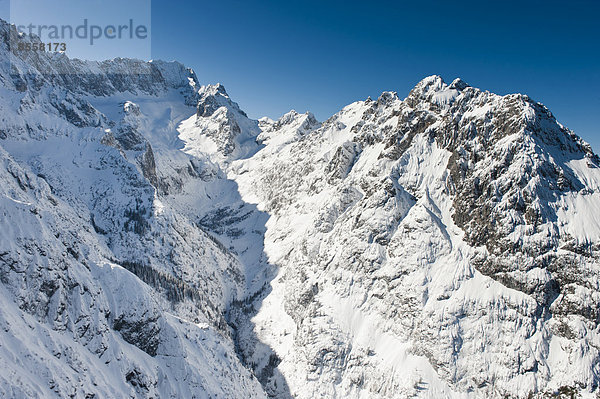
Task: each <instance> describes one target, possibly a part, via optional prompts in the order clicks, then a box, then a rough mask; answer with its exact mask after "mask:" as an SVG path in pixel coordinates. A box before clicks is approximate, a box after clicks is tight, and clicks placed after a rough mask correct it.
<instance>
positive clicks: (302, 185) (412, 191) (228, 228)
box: [0, 22, 600, 399]
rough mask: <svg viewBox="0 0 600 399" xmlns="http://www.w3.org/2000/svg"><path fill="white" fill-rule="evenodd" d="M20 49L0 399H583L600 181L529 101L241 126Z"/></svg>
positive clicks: (161, 80) (217, 88) (190, 84)
mask: <svg viewBox="0 0 600 399" xmlns="http://www.w3.org/2000/svg"><path fill="white" fill-rule="evenodd" d="M12 30H14V28H11V27H10V26H9V25H8V24H6V23H3V22H0V35H1V39H2V41H1V42H0V56H2V58H1V59H2V60H5V61H6V60H8V61H10V62H2V63H0V109H2V118H0V119H1V120H0V183H1V184H0V225H1V227H2V228H1V229H0V272H1V276H2V278H1V279H0V327H2V328H0V342H1V343H2V345H0V365H2V366H3V367H1V368H0V396H3V397H16V398H21V397H44V398H46V397H66V396H74V397H86V396H87V397H94V396H96V397H136V398H138V397H139V398H147V397H213V398H215V397H216V398H265V397H277V398H283V399H286V398H291V397H295V398H313V397H325V398H369V399H378V398H380V399H383V398H386V399H387V398H409V397H416V398H506V397H510V398H540V399H541V398H545V397H561V395H562V397H564V398H566V397H572V396H573V395H581V396H582V397H594V396H596V395H597V392H598V387H599V385H600V378H599V375H600V352H599V350H598V348H600V327H599V323H600V312H599V310H598V309H600V295H599V294H598V293H599V292H600V261H599V259H600V219H599V218H598V215H600V167H599V166H600V165H599V164H600V162H598V157H597V156H596V155H595V154H593V152H592V151H591V148H590V147H589V145H587V144H586V143H585V142H584V141H583V140H581V139H580V138H579V137H577V136H576V135H575V134H574V133H573V132H571V131H570V130H568V129H567V128H566V127H564V126H562V125H561V124H560V123H558V122H557V121H556V119H555V118H554V116H553V115H552V114H551V113H550V111H549V110H548V109H547V108H546V107H544V106H543V105H541V104H539V103H536V102H535V101H533V100H532V99H530V98H529V97H527V96H524V95H520V94H512V95H507V96H499V95H495V94H493V93H489V92H486V91H482V90H479V89H477V88H474V87H471V86H469V85H467V84H466V83H464V82H463V81H461V80H458V79H456V80H454V81H453V82H452V83H450V84H449V85H448V84H446V83H445V82H444V81H443V79H441V78H440V77H439V76H431V77H428V78H425V79H424V80H422V81H421V82H419V83H418V84H417V85H416V86H415V88H414V89H413V90H412V91H411V92H410V93H409V94H408V96H407V97H406V98H405V99H401V98H400V97H399V96H398V94H397V93H394V92H384V93H382V95H381V96H380V97H379V98H378V99H377V100H370V99H369V100H366V101H357V102H355V103H352V104H350V105H348V106H346V107H344V108H343V109H342V110H341V111H340V112H338V113H336V114H335V115H333V116H332V117H330V118H329V119H327V120H326V121H325V122H323V123H320V122H318V121H317V120H316V119H315V118H314V116H313V115H312V114H311V113H304V114H300V113H297V112H295V111H291V112H289V113H286V114H285V115H283V116H282V117H281V118H280V119H279V120H277V121H273V120H270V119H266V118H263V119H261V120H259V121H255V120H252V119H250V118H248V116H247V115H246V114H245V113H244V112H243V111H242V110H241V109H240V107H239V106H238V104H236V103H235V102H233V100H232V99H231V98H230V97H229V95H228V94H227V92H226V90H225V88H224V87H223V86H222V85H219V84H217V85H207V86H200V84H199V83H198V79H197V78H196V76H195V74H194V73H193V71H191V70H190V69H188V68H186V67H184V66H182V65H181V64H178V63H165V62H162V61H152V62H143V61H139V60H128V59H115V60H110V61H105V62H101V63H93V62H84V61H78V60H70V59H69V58H68V57H66V56H65V55H63V54H43V53H40V54H22V53H15V52H10V51H9V49H8V44H9V41H8V40H9V39H8V38H9V36H10V32H11V31H12ZM22 40H35V38H26V37H23V38H22ZM56 71H68V72H69V73H54V72H56Z"/></svg>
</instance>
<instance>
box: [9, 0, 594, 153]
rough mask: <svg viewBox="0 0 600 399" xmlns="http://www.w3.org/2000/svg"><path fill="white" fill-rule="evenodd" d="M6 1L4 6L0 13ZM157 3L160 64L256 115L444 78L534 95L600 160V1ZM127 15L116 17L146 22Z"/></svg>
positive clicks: (337, 103) (323, 113) (321, 106)
mask: <svg viewBox="0 0 600 399" xmlns="http://www.w3.org/2000/svg"><path fill="white" fill-rule="evenodd" d="M13 1H15V2H18V1H21V0H13ZM30 1H31V0H30ZM39 1H41V2H46V3H47V0H39ZM61 1H63V2H65V1H76V0H61ZM77 1H80V2H83V1H86V2H88V3H85V4H92V3H94V4H95V3H98V2H100V4H106V2H107V1H110V2H112V3H115V4H119V1H120V0H77ZM136 1H138V2H143V1H144V0H136ZM146 1H150V0H146ZM7 3H8V0H0V14H4V12H2V8H4V9H6V5H7ZM48 4H50V5H52V4H54V3H53V2H51V3H48ZM151 4H152V12H151V16H152V23H151V42H152V48H151V50H152V51H151V56H152V58H154V59H165V60H178V61H181V62H183V63H184V64H186V65H187V66H190V67H192V68H193V69H194V70H195V71H196V73H197V74H198V77H199V79H200V81H201V82H202V83H216V82H221V83H223V84H224V85H225V86H226V88H227V90H228V92H229V94H230V95H231V97H232V98H233V99H234V100H235V101H237V102H238V103H239V104H240V106H241V107H242V108H243V109H244V110H246V112H248V114H249V115H250V116H251V117H254V118H258V117H261V116H265V115H266V116H270V117H272V118H278V117H279V116H281V115H282V114H283V113H285V112H287V111H289V110H290V109H296V110H297V111H300V112H303V111H307V110H309V111H312V112H313V113H314V114H315V115H316V116H317V118H318V119H320V120H324V119H326V118H328V117H329V116H331V115H332V114H333V113H335V112H337V111H338V110H339V109H341V108H342V107H343V106H344V105H346V104H349V103H351V102H353V101H356V100H361V99H365V98H366V97H368V96H371V97H377V96H379V94H380V93H381V92H382V91H384V90H392V91H396V92H398V94H399V95H400V96H401V97H404V96H406V94H408V92H409V90H410V89H411V88H412V87H413V86H414V85H415V84H416V83H417V82H418V81H419V80H421V79H422V78H423V77H425V76H428V75H431V74H438V75H441V76H442V77H443V78H444V79H445V80H446V81H448V82H449V81H452V80H453V79H454V78H456V77H461V78H462V79H463V80H465V81H466V82H468V83H469V84H471V85H472V86H476V87H480V88H482V89H485V90H490V91H492V92H496V93H499V94H506V93H514V92H521V93H526V94H528V95H529V96H531V97H532V98H534V99H535V100H537V101H540V102H542V103H544V104H546V105H547V106H548V107H549V108H550V110H552V112H553V113H554V114H555V115H556V117H557V118H558V120H559V121H560V122H562V123H563V124H565V125H566V126H568V127H570V128H571V129H573V130H574V131H575V132H576V133H578V134H579V135H580V136H582V137H583V138H584V139H586V140H587V141H589V142H590V143H591V144H592V146H593V147H594V149H595V150H596V152H600V123H599V122H598V120H599V119H598V118H599V116H600V2H599V1H569V2H566V1H564V2H558V1H552V0H551V1H512V0H504V1H484V0H480V1H447V0H446V1H427V0H423V1H410V2H402V1H395V2H392V1H389V2H388V1H343V2H342V1H327V0H320V1H303V2H300V1H288V0H285V1H283V0H280V1H251V0H245V1H231V0H211V1H205V0H199V1H198V0H182V1H173V0H152V2H151ZM3 6H4V7H3ZM61 8H67V9H65V10H64V12H65V13H71V14H73V12H74V11H73V10H74V8H73V7H61ZM70 10H71V11H70ZM123 10H125V11H123V12H119V13H114V14H111V15H115V20H116V19H118V18H120V17H123V18H125V17H127V18H129V14H131V16H133V17H136V18H137V19H139V18H141V16H142V15H144V14H145V12H142V11H144V10H140V11H139V12H136V11H131V10H127V9H126V7H125V8H123ZM110 13H113V11H110V12H109V13H108V14H110ZM42 14H44V13H42ZM93 14H94V15H86V17H90V18H92V17H96V14H97V13H96V12H94V13H93ZM125 14H127V15H125ZM44 15H45V14H44ZM70 17H72V18H73V21H75V20H77V21H78V19H80V16H78V15H77V16H76V15H70ZM124 46H125V47H124V48H126V49H127V48H128V47H126V46H127V44H124ZM96 50H98V48H94V51H96ZM96 52H97V51H96ZM127 55H128V54H122V56H127Z"/></svg>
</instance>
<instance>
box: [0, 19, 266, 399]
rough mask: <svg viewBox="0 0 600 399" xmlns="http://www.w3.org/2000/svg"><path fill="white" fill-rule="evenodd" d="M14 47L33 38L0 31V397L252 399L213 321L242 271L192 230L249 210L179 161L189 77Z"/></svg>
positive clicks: (251, 384)
mask: <svg viewBox="0 0 600 399" xmlns="http://www.w3.org/2000/svg"><path fill="white" fill-rule="evenodd" d="M11 35H12V36H13V37H12V39H13V40H36V39H35V38H28V37H20V38H17V37H16V32H15V31H14V28H11V27H10V26H8V25H7V24H6V23H4V22H1V23H0V38H1V39H2V40H1V41H0V53H1V54H2V58H3V60H5V61H6V60H10V62H2V63H1V65H0V67H1V68H0V82H1V84H0V92H1V93H0V109H1V110H2V111H1V121H0V138H1V140H0V159H1V163H2V164H1V167H0V181H1V184H0V194H1V195H0V224H1V226H2V229H0V237H1V239H0V268H1V281H2V284H1V287H0V301H1V303H2V305H1V309H2V310H1V311H0V323H1V324H2V330H1V331H0V334H2V338H1V339H0V364H2V366H3V367H2V371H1V372H0V396H2V397H10V398H13V397H14V398H32V397H40V398H49V397H77V398H84V397H115V398H119V397H123V398H124V397H189V398H192V397H196V398H224V397H227V398H230V397H231V398H234V397H238V398H242V397H244V398H247V397H256V398H258V397H265V393H264V391H263V389H262V387H261V385H260V384H259V382H258V381H257V379H256V378H255V377H254V376H253V375H252V373H251V372H249V371H248V370H247V369H246V368H245V366H244V365H242V363H241V362H240V361H239V360H238V357H237V354H236V352H235V343H234V341H233V338H232V336H233V331H232V330H231V328H230V327H229V326H228V325H227V322H226V319H225V315H226V312H227V309H228V307H229V306H230V305H231V304H232V302H234V301H235V300H238V299H240V298H243V297H244V296H245V292H246V284H245V278H244V277H245V268H244V267H243V266H242V264H241V263H240V261H239V259H238V257H237V256H235V254H234V253H233V252H232V251H230V250H229V249H228V248H226V247H225V246H224V245H223V244H222V243H221V242H220V241H219V240H217V239H216V238H215V237H214V236H213V235H211V234H210V233H208V232H207V231H206V228H204V227H203V226H202V223H201V221H202V218H203V216H204V215H205V214H208V213H209V211H212V210H213V209H212V208H213V207H216V206H217V205H219V203H218V202H216V201H217V200H220V202H222V203H226V204H227V205H228V206H235V207H236V208H243V207H244V206H246V205H245V204H243V202H241V201H240V199H239V197H236V196H235V190H231V187H232V185H233V183H232V182H228V181H227V180H225V179H224V176H223V174H222V173H221V172H220V171H219V169H218V167H217V166H216V165H214V164H212V163H211V162H210V161H208V160H206V159H201V158H197V157H192V156H188V155H186V154H184V153H183V152H181V151H180V148H181V147H182V146H183V143H182V142H181V141H180V140H179V138H178V137H177V135H178V132H177V130H176V127H177V126H178V125H179V123H180V122H181V121H183V120H185V119H187V118H189V117H190V116H192V115H194V113H195V112H196V108H195V105H196V102H197V101H198V99H199V94H198V87H199V85H198V82H197V79H196V77H195V75H194V73H193V72H192V71H191V70H188V69H186V68H184V67H183V66H182V65H180V64H177V63H164V62H151V63H144V62H141V61H135V60H122V59H116V60H113V61H107V62H103V63H91V62H80V61H77V60H69V59H68V58H66V57H65V56H64V55H60V54H44V53H40V54H32V53H16V52H11V51H10V50H9V44H10V39H11ZM57 65H58V66H60V68H62V69H61V71H64V70H69V71H71V73H70V74H52V73H48V71H49V70H50V69H49V68H51V67H53V66H54V67H56V66H57ZM132 68H133V70H137V69H140V70H143V73H140V74H133V73H132ZM232 192H233V194H232ZM247 208H248V210H247V211H248V213H250V214H252V217H253V218H254V220H256V219H257V218H258V220H259V222H260V213H258V212H254V208H253V207H252V206H247ZM253 214H256V216H254V215H253ZM259 222H257V223H259ZM258 228H259V227H257V229H258Z"/></svg>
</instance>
